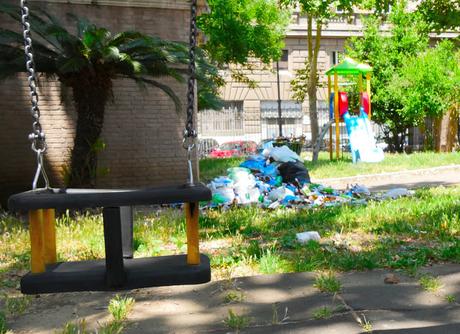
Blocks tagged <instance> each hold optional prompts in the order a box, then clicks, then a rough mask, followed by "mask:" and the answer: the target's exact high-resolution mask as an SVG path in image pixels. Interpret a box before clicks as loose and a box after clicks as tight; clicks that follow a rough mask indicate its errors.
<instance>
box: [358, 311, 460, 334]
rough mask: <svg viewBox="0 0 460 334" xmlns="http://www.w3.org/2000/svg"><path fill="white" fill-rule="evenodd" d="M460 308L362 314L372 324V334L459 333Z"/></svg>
mask: <svg viewBox="0 0 460 334" xmlns="http://www.w3.org/2000/svg"><path fill="white" fill-rule="evenodd" d="M459 311H460V307H458V306H449V307H442V308H434V307H433V308H431V309H425V310H405V311H384V310H380V311H369V312H364V314H365V317H366V319H367V320H368V321H369V322H370V323H371V324H372V333H382V334H387V333H388V334H389V333H398V334H402V333H410V334H415V333H417V334H418V333H424V334H446V333H452V334H453V333H456V334H458V333H460V317H459Z"/></svg>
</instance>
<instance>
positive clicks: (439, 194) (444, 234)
mask: <svg viewBox="0 0 460 334" xmlns="http://www.w3.org/2000/svg"><path fill="white" fill-rule="evenodd" d="M459 198H460V187H453V188H443V187H439V188H433V189H420V190H417V192H416V194H415V196H414V197H411V198H402V199H398V200H387V201H383V202H370V203H369V204H368V205H367V206H358V207H356V206H355V207H351V206H343V207H333V208H323V209H313V210H300V211H299V210H295V209H278V210H273V211H268V210H262V209H259V208H257V207H244V208H233V209H230V210H226V211H221V210H210V211H206V212H204V213H203V214H202V216H201V218H200V226H201V238H202V243H201V250H202V251H203V252H204V253H207V254H208V255H209V256H210V258H211V264H212V271H213V277H214V279H217V278H229V277H234V276H244V275H251V274H258V273H275V272H279V273H283V272H299V271H314V270H337V271H347V270H365V269H373V268H402V269H405V270H407V271H409V272H411V273H412V272H415V271H416V269H417V268H418V267H420V266H422V265H425V264H427V263H430V262H438V261H453V262H460V239H459V236H460V199H459ZM144 212H145V210H144ZM76 220H78V223H76ZM311 230H313V231H318V232H319V233H320V235H321V237H322V239H321V242H320V243H318V242H310V243H308V244H305V245H301V244H299V243H297V242H296V239H295V234H296V233H297V232H303V231H311ZM0 232H1V235H0V284H1V287H0V288H1V290H2V291H3V292H14V291H15V288H16V287H17V286H18V282H19V277H20V276H21V275H22V274H24V272H25V271H26V270H27V268H28V262H29V258H30V253H29V241H28V231H27V227H26V225H25V224H24V223H21V222H20V221H19V220H17V219H15V218H13V217H11V216H9V215H6V214H3V215H2V216H1V217H0ZM57 235H58V236H57V240H58V252H59V259H60V260H77V259H94V258H102V257H103V256H104V249H103V245H104V242H103V233H102V223H101V215H100V214H83V215H79V216H77V217H72V216H71V215H69V214H67V215H64V216H63V217H61V218H59V219H58V222H57ZM134 244H135V256H136V257H141V256H152V255H164V254H174V253H180V252H185V250H186V237H185V223H184V218H183V214H182V211H180V210H176V209H162V211H160V212H152V213H142V212H138V213H137V214H136V223H135V228H134Z"/></svg>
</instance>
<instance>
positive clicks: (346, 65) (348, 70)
mask: <svg viewBox="0 0 460 334" xmlns="http://www.w3.org/2000/svg"><path fill="white" fill-rule="evenodd" d="M369 72H372V67H370V66H369V65H367V64H362V63H358V62H357V61H355V60H353V59H351V58H348V57H346V58H345V59H344V60H343V61H342V62H341V63H339V64H337V65H335V66H333V67H331V68H330V69H328V70H327V71H326V74H327V75H330V74H335V73H337V74H339V75H350V74H353V75H359V74H367V73H369Z"/></svg>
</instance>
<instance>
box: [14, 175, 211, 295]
mask: <svg viewBox="0 0 460 334" xmlns="http://www.w3.org/2000/svg"><path fill="white" fill-rule="evenodd" d="M210 199H211V191H210V190H209V189H208V188H207V187H206V186H204V185H203V184H196V185H193V186H189V185H179V186H172V187H158V188H147V189H125V190H123V189H121V190H118V189H117V190H112V189H50V190H44V189H41V190H35V191H27V192H23V193H19V194H16V195H13V196H11V197H10V198H9V200H8V206H9V208H10V210H14V211H24V210H38V209H83V208H95V207H102V208H103V223H104V240H105V254H106V258H105V259H101V260H89V261H78V262H58V263H54V264H49V265H47V266H46V270H45V272H42V273H28V274H26V275H25V276H24V277H23V278H22V279H21V291H22V292H23V293H26V294H37V293H54V292H70V291H110V290H125V289H136V288H143V287H152V286H165V285H181V284H199V283H205V282H209V281H210V279H211V270H210V261H209V258H208V257H207V256H205V255H203V254H200V264H198V265H188V264H187V260H186V258H187V256H186V255H172V256H158V257H150V258H136V259H129V258H123V250H124V247H125V245H124V244H123V243H124V242H125V241H124V240H125V239H126V238H125V236H124V235H122V233H124V231H126V229H124V228H123V224H126V223H125V222H123V218H122V216H123V214H122V211H123V210H122V209H123V208H126V207H130V206H134V205H150V204H171V203H192V205H197V202H199V201H209V200H210ZM193 203H195V204H193ZM130 223H131V224H132V220H131V222H130ZM122 231H123V232H122ZM130 233H131V236H130V237H131V239H130V240H132V226H131V232H130ZM128 239H129V238H128ZM131 244H132V241H131ZM130 247H132V246H131V245H130Z"/></svg>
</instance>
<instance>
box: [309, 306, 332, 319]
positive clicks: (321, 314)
mask: <svg viewBox="0 0 460 334" xmlns="http://www.w3.org/2000/svg"><path fill="white" fill-rule="evenodd" d="M312 315H313V318H314V319H316V320H321V319H329V318H330V317H332V309H331V308H330V307H327V306H323V307H320V308H319V309H316V310H314V311H313V313H312Z"/></svg>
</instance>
